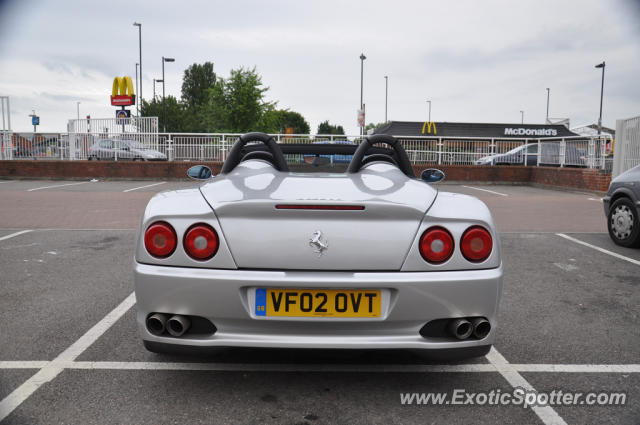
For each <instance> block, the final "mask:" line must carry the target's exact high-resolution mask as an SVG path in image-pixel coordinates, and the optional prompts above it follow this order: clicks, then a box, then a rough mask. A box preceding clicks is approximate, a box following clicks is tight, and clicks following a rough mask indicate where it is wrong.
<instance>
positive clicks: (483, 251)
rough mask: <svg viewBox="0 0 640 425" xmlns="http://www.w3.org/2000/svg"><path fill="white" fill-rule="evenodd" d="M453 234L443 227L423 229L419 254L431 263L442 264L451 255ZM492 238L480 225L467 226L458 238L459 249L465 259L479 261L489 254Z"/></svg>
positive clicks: (453, 244) (453, 245)
mask: <svg viewBox="0 0 640 425" xmlns="http://www.w3.org/2000/svg"><path fill="white" fill-rule="evenodd" d="M454 247H455V243H454V241H453V236H451V233H449V231H448V230H447V229H445V228H444V227H440V226H434V227H430V228H428V229H427V230H425V231H424V233H423V234H422V236H421V237H420V254H421V255H422V258H424V259H425V261H427V262H429V263H431V264H442V263H444V262H445V261H447V260H448V259H449V258H451V256H452V255H453V250H454ZM492 249H493V239H492V238H491V234H490V233H489V232H488V231H487V229H485V228H484V227H481V226H472V227H469V228H468V229H467V230H466V231H465V232H464V233H463V234H462V238H461V239H460V251H461V252H462V255H463V256H464V258H466V259H467V261H470V262H473V263H479V262H482V261H484V260H486V259H487V258H489V255H491V250H492Z"/></svg>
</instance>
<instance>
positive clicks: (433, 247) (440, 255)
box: [420, 227, 454, 264]
mask: <svg viewBox="0 0 640 425" xmlns="http://www.w3.org/2000/svg"><path fill="white" fill-rule="evenodd" d="M453 246H454V244H453V237H451V233H449V231H448V230H447V229H445V228H444V227H430V228H429V229H427V230H426V231H425V232H424V233H423V234H422V236H421V237H420V254H421V255H422V258H424V259H425V260H426V261H428V262H429V263H432V264H440V263H444V262H445V261H447V260H448V259H449V257H451V254H453Z"/></svg>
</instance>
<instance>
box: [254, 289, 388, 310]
mask: <svg viewBox="0 0 640 425" xmlns="http://www.w3.org/2000/svg"><path fill="white" fill-rule="evenodd" d="M380 309H381V293H380V290H379V289H372V290H362V289H353V290H350V289H271V288H258V289H256V305H255V315H256V316H288V317H380Z"/></svg>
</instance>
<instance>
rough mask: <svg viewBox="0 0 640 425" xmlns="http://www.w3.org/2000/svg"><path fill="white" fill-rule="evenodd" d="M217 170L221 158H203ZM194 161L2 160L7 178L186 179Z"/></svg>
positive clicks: (0, 167)
mask: <svg viewBox="0 0 640 425" xmlns="http://www.w3.org/2000/svg"><path fill="white" fill-rule="evenodd" d="M202 164H204V165H208V166H209V167H210V168H211V169H212V170H213V172H214V173H215V174H217V173H219V172H220V168H221V167H222V164H221V163H219V162H211V163H207V162H203V163H202ZM193 165H194V163H191V162H169V161H162V162H130V161H48V160H47V161H23V160H16V161H0V176H1V177H5V178H7V177H8V178H46V179H77V178H97V179H105V178H108V179H167V178H169V179H176V178H179V179H184V178H187V169H188V168H189V167H191V166H193Z"/></svg>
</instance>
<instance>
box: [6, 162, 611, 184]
mask: <svg viewBox="0 0 640 425" xmlns="http://www.w3.org/2000/svg"><path fill="white" fill-rule="evenodd" d="M203 164H205V165H208V166H209V167H210V168H211V169H212V170H213V172H214V173H215V174H217V173H219V172H220V168H221V166H222V164H221V163H219V162H211V163H206V162H205V163H203ZM192 165H194V163H192V162H125V161H118V162H114V161H48V160H47V161H23V160H16V161H0V177H3V178H40V179H43V178H44V179H80V178H97V179H105V178H106V179H184V178H186V175H187V174H186V173H187V169H188V168H189V167H191V166H192ZM426 168H430V167H427V166H414V170H415V172H416V175H417V176H419V175H420V173H421V172H422V170H424V169H426ZM438 168H439V169H441V170H442V171H444V173H445V174H446V176H447V181H456V182H458V181H460V182H481V183H520V184H539V185H544V186H553V187H561V188H568V189H578V190H588V191H596V192H605V191H606V190H607V189H608V188H609V182H610V181H611V175H610V174H607V173H603V172H601V171H600V170H588V169H581V168H558V167H524V166H499V167H483V166H474V165H441V166H439V167H438Z"/></svg>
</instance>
